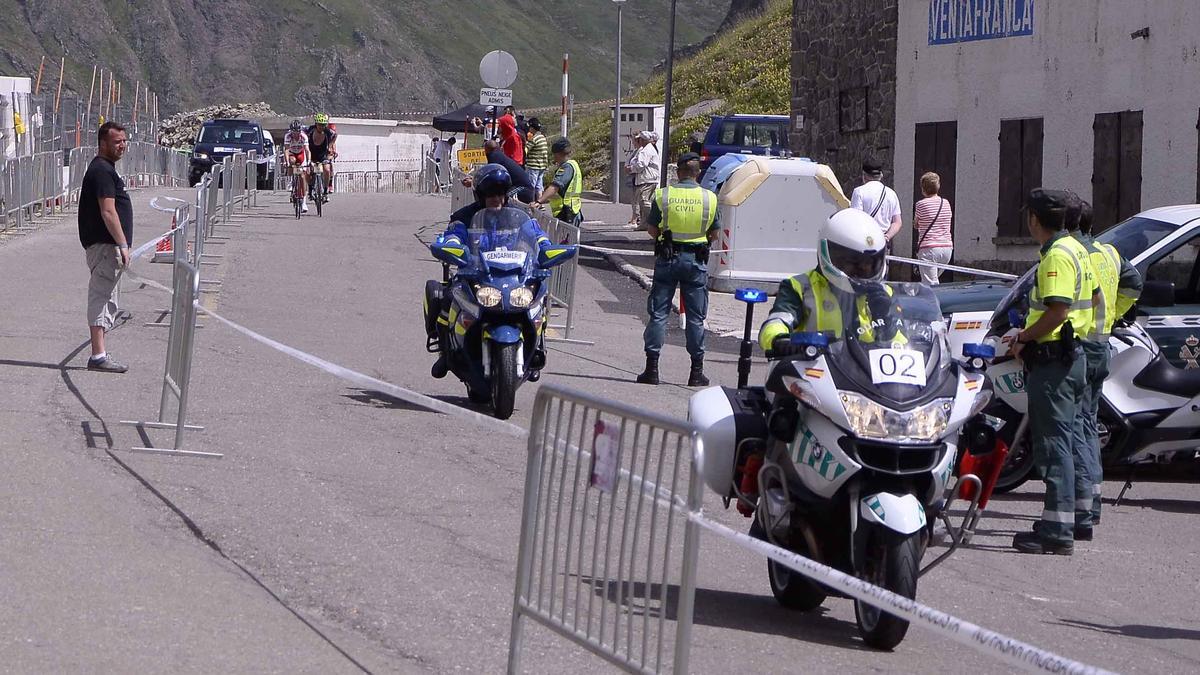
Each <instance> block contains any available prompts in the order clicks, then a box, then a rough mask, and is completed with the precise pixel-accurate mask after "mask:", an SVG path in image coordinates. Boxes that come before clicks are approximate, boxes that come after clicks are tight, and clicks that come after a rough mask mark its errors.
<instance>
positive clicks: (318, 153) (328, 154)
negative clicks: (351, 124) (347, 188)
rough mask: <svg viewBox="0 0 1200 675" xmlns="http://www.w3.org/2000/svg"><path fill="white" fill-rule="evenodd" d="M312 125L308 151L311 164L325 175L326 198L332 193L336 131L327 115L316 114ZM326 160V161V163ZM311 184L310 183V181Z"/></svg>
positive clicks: (309, 129)
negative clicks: (310, 155) (310, 154)
mask: <svg viewBox="0 0 1200 675" xmlns="http://www.w3.org/2000/svg"><path fill="white" fill-rule="evenodd" d="M313 122H314V124H313V125H312V126H311V127H309V128H308V149H309V151H310V152H311V153H312V163H313V165H314V166H319V167H321V172H322V173H324V174H325V191H326V198H327V199H328V193H330V192H333V162H332V160H334V159H337V156H338V153H337V131H335V130H334V129H333V127H332V126H331V125H330V124H329V115H327V114H325V113H317V114H316V115H314V116H313ZM327 160H328V161H327ZM310 184H311V181H310Z"/></svg>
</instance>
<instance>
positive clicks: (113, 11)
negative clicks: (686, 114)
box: [0, 0, 758, 114]
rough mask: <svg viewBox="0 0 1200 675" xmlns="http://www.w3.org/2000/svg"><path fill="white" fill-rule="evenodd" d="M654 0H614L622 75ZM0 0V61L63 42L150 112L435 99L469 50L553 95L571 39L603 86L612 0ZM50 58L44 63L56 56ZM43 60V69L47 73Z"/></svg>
mask: <svg viewBox="0 0 1200 675" xmlns="http://www.w3.org/2000/svg"><path fill="white" fill-rule="evenodd" d="M756 2H758V0H693V1H691V2H689V3H687V7H686V8H685V9H684V10H683V11H680V13H679V21H678V26H677V33H678V35H677V44H678V45H681V46H682V45H687V44H695V43H700V42H702V41H704V40H705V39H706V38H707V37H708V36H710V35H711V34H712V33H713V32H714V31H716V29H717V28H718V26H720V25H721V24H722V22H723V21H724V20H725V19H726V15H727V14H728V13H730V11H731V10H733V11H734V13H738V12H741V11H744V10H745V8H746V7H747V6H752V5H753V4H755V3H756ZM669 4H670V3H669V0H641V1H639V2H637V3H628V5H627V6H626V8H625V10H624V15H625V24H624V65H625V73H624V74H625V78H626V81H627V82H630V83H632V82H637V81H639V80H640V79H643V78H644V77H646V76H647V75H648V74H649V73H650V70H651V68H652V67H653V66H654V64H655V63H657V62H659V61H661V60H662V58H663V56H664V54H665V42H666V14H667V7H668V6H669ZM82 7H83V6H81V5H80V4H79V3H78V2H75V1H73V0H37V1H36V2H34V1H30V0H0V35H3V36H4V38H3V39H2V40H0V74H4V75H27V76H28V75H33V74H35V73H36V72H37V68H38V63H39V61H40V59H41V58H42V56H43V55H44V56H46V58H47V62H48V63H50V62H52V63H54V64H55V65H57V62H58V59H59V58H60V57H62V56H64V55H65V57H66V61H67V72H66V77H65V78H64V83H65V85H64V92H66V93H80V92H81V93H82V95H83V96H84V97H86V96H87V93H88V82H89V79H90V77H91V72H92V66H93V64H99V65H100V66H101V67H103V68H107V69H113V70H115V71H116V73H117V76H118V78H120V79H121V80H123V81H126V82H127V83H128V85H133V84H134V82H139V81H140V82H141V83H142V84H146V83H149V86H150V87H151V88H152V89H153V90H154V91H155V92H157V93H158V94H159V95H160V102H161V106H160V109H161V111H162V112H163V113H164V114H168V113H171V112H176V111H179V110H189V109H194V108H198V107H200V106H202V105H206V104H211V103H213V102H216V101H266V102H268V103H269V104H270V105H271V107H272V108H274V109H275V110H277V111H279V112H280V113H282V114H299V113H308V112H313V111H315V110H318V109H325V110H330V111H333V112H341V113H353V112H359V113H374V112H391V111H412V110H431V111H444V110H447V109H449V108H451V107H457V106H461V105H465V104H466V103H469V102H471V101H474V100H475V99H476V98H477V96H478V88H479V87H480V86H482V83H481V82H480V79H479V73H478V63H479V59H480V57H482V56H483V54H485V53H486V52H488V51H491V50H493V49H506V50H508V51H510V52H512V53H513V54H514V56H516V58H517V62H518V64H519V66H520V74H519V77H518V79H517V82H516V84H515V86H514V96H515V99H516V103H517V104H518V106H523V107H532V106H537V105H548V104H554V103H557V101H558V97H559V79H560V77H561V59H562V54H563V53H564V52H567V53H570V55H571V76H572V77H571V84H572V91H573V92H574V94H575V97H576V100H579V101H589V100H596V99H603V98H609V97H611V96H612V91H611V89H612V87H613V74H612V71H613V63H614V60H615V59H614V57H615V53H614V52H615V47H616V44H615V32H616V12H615V10H614V7H613V4H612V2H611V0H556V1H555V2H553V3H549V2H546V1H545V0H504V1H503V2H499V3H497V2H492V1H490V0H455V1H454V2H449V1H441V0H439V1H437V2H428V1H426V0H314V1H313V2H303V3H302V2H298V1H296V0H222V1H221V2H195V1H194V0H138V1H136V2H134V1H120V2H117V1H108V2H99V3H90V4H88V5H86V7H87V11H82ZM53 70H55V71H56V70H57V69H56V68H55V69H53ZM56 79H57V72H54V73H53V80H56Z"/></svg>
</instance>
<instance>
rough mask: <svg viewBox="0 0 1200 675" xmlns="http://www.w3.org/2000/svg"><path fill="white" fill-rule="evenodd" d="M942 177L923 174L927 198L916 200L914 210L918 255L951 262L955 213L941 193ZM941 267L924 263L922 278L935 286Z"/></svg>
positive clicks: (936, 260)
mask: <svg viewBox="0 0 1200 675" xmlns="http://www.w3.org/2000/svg"><path fill="white" fill-rule="evenodd" d="M941 188H942V179H941V177H940V176H938V175H937V174H936V173H933V172H932V171H930V172H929V173H926V174H925V175H923V176H921V192H922V193H924V195H925V198H924V199H922V200H921V201H919V202H917V205H916V208H915V209H914V213H913V227H914V228H916V230H917V258H918V259H919V260H927V261H929V262H934V263H941V264H948V263H949V262H950V258H951V256H953V255H954V242H953V241H952V240H951V235H950V223H951V222H952V221H953V220H954V212H953V211H951V209H950V202H949V200H947V199H944V198H942V197H941V196H939V195H938V191H939V190H941ZM941 275H942V270H941V269H940V268H937V267H925V266H921V281H924V282H925V283H927V284H929V285H930V286H936V285H937V284H938V277H940V276H941Z"/></svg>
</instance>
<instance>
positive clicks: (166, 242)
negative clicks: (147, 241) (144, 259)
mask: <svg viewBox="0 0 1200 675" xmlns="http://www.w3.org/2000/svg"><path fill="white" fill-rule="evenodd" d="M171 229H172V230H174V229H175V216H173V215H172V216H171ZM174 241H175V234H174V233H171V234H168V235H166V236H165V237H163V238H162V239H159V240H158V243H157V244H155V245H154V258H153V259H152V260H151V262H156V263H173V262H175V244H174Z"/></svg>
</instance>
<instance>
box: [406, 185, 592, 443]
mask: <svg viewBox="0 0 1200 675" xmlns="http://www.w3.org/2000/svg"><path fill="white" fill-rule="evenodd" d="M451 229H452V230H453V229H454V228H451ZM429 249H430V251H431V252H432V253H433V255H434V257H435V258H437V259H438V260H440V261H442V262H444V263H446V264H447V265H451V266H454V267H455V268H457V271H456V272H455V274H454V276H453V277H452V278H451V279H450V280H449V281H447V282H442V283H439V282H436V281H430V282H428V283H427V284H426V292H425V328H426V333H427V336H428V342H427V349H428V350H429V351H430V352H440V353H441V356H442V357H443V358H444V359H445V367H446V368H448V370H449V372H452V373H454V375H455V376H456V377H458V379H460V380H462V381H463V383H465V384H466V385H467V395H468V397H469V398H470V400H471V401H472V402H473V403H491V405H492V409H493V410H494V411H495V414H496V417H498V418H500V419H508V418H509V417H510V416H512V414H513V409H514V407H515V403H516V393H517V388H518V387H519V386H520V385H521V383H523V382H524V381H526V380H529V381H537V379H538V378H539V377H540V376H541V370H542V368H544V367H545V365H546V352H545V349H544V348H543V336H544V333H545V330H546V324H547V323H548V321H549V317H548V316H547V314H548V312H547V309H546V296H547V294H548V292H549V289H548V282H549V280H550V276H551V268H553V267H554V266H556V265H559V264H561V263H563V262H566V261H567V260H570V259H571V258H572V257H573V256H574V255H575V254H576V252H577V249H576V247H575V246H556V245H553V244H552V243H551V242H550V241H549V239H547V238H546V236H545V234H543V233H542V231H541V229H540V228H538V226H537V223H536V221H534V220H533V219H532V218H530V216H529V214H528V213H527V212H525V211H523V210H521V209H517V208H512V207H504V208H489V209H482V210H481V211H479V213H477V214H476V215H475V217H474V218H473V219H472V221H471V224H470V227H469V228H467V229H466V236H465V237H463V236H459V235H453V234H452V235H450V236H446V235H443V236H440V237H438V239H437V240H436V241H435V242H434V243H433V244H431V245H430V247H429ZM434 374H435V376H438V375H437V372H436V368H435V373H434ZM443 374H444V373H443Z"/></svg>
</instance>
